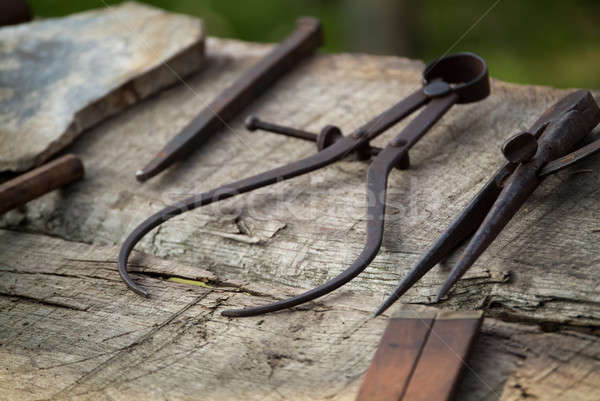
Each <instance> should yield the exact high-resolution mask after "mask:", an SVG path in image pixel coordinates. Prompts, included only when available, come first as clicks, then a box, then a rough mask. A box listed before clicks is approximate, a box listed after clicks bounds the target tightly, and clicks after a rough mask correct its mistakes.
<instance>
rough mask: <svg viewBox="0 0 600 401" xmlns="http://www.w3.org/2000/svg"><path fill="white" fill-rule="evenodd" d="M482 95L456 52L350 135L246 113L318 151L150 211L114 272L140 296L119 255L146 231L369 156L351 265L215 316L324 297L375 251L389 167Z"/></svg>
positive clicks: (484, 89) (475, 65)
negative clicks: (377, 144) (371, 197)
mask: <svg viewBox="0 0 600 401" xmlns="http://www.w3.org/2000/svg"><path fill="white" fill-rule="evenodd" d="M489 92H490V86H489V79H488V73H487V66H486V64H485V61H484V60H483V59H482V58H481V57H479V56H477V55H475V54H471V53H459V54H454V55H450V56H447V57H444V58H441V59H439V60H437V61H435V62H433V63H431V64H429V65H428V66H427V67H426V68H425V70H424V72H423V86H422V87H421V88H419V89H417V90H416V91H415V92H413V93H412V94H410V95H409V96H408V97H406V98H405V99H403V100H401V101H400V102H398V103H397V104H395V105H393V106H392V107H390V108H389V109H388V110H386V111H385V112H383V113H382V114H380V115H379V116H377V117H375V118H374V119H372V120H371V121H369V122H368V123H366V124H365V125H363V126H362V127H360V128H358V129H356V130H355V131H353V132H352V133H351V134H350V135H346V136H344V135H342V133H341V131H340V129H339V128H337V127H335V126H326V127H325V128H323V130H322V131H321V133H320V134H318V135H316V134H311V133H307V132H304V131H300V130H295V129H293V128H289V127H282V126H280V125H276V124H269V123H263V122H261V121H260V120H258V119H256V118H250V119H249V120H248V121H247V123H248V125H249V128H251V129H253V128H257V127H258V128H263V129H267V130H269V131H272V132H276V133H280V134H284V135H290V136H295V137H300V138H304V139H309V140H316V142H317V147H318V149H319V152H318V153H317V154H315V155H312V156H309V157H307V158H304V159H301V160H299V161H296V162H293V163H290V164H287V165H285V166H283V167H279V168H276V169H273V170H270V171H267V172H265V173H262V174H258V175H255V176H253V177H249V178H246V179H243V180H240V181H237V182H234V183H232V184H228V185H224V186H222V187H219V188H217V189H214V190H212V191H208V192H205V193H202V194H199V195H194V196H191V197H189V198H187V199H185V200H183V201H180V202H178V203H176V204H174V205H172V206H168V207H166V208H164V209H163V210H161V211H159V212H158V213H156V214H154V215H152V216H151V217H149V218H148V219H146V220H145V221H144V222H142V223H141V224H140V225H139V226H138V227H137V228H136V229H135V230H133V232H132V233H131V234H129V236H128V237H127V239H126V240H125V242H124V243H123V245H122V247H121V251H120V253H119V258H118V266H119V273H120V275H121V277H122V278H123V280H124V281H125V283H126V284H127V286H128V287H129V288H130V289H131V290H133V291H135V292H136V293H138V294H141V295H144V296H148V293H147V292H146V290H145V289H144V288H142V287H141V286H139V285H138V284H136V283H135V282H134V281H133V280H132V279H131V277H130V276H129V274H128V272H127V259H128V257H129V254H130V252H131V250H132V249H133V247H134V246H135V244H136V243H137V242H138V241H139V240H140V239H141V238H142V237H143V236H144V235H145V234H147V233H148V232H149V231H151V230H152V229H153V228H155V227H157V226H158V225H160V224H162V223H163V222H165V221H167V220H169V219H170V218H172V217H174V216H177V215H179V214H182V213H184V212H186V211H188V210H192V209H195V208H197V207H200V206H205V205H208V204H210V203H213V202H217V201H220V200H223V199H227V198H230V197H233V196H235V195H238V194H241V193H244V192H248V191H252V190H254V189H257V188H261V187H264V186H267V185H271V184H275V183H277V182H280V181H283V180H287V179H290V178H293V177H297V176H299V175H302V174H306V173H309V172H311V171H314V170H317V169H319V168H322V167H325V166H327V165H329V164H331V163H333V162H335V161H337V160H340V159H342V158H344V157H345V156H347V155H349V154H351V153H356V154H357V155H358V156H360V158H369V157H371V156H373V155H375V157H373V159H372V161H371V164H370V166H369V169H368V171H367V191H368V194H375V195H376V196H375V201H374V202H370V203H369V202H368V203H369V204H368V206H367V215H368V216H371V218H370V219H368V220H367V240H366V245H365V247H364V249H363V251H362V253H361V254H360V255H359V256H358V258H357V259H356V260H355V261H354V263H352V265H351V266H350V267H348V268H347V269H346V270H344V271H343V272H342V273H341V274H339V275H338V276H336V277H335V278H333V279H331V280H329V281H327V282H326V283H324V284H322V285H321V286H319V287H316V288H314V289H312V290H309V291H307V292H305V293H303V294H300V295H298V296H295V297H292V298H289V299H286V300H283V301H279V302H275V303H272V304H268V305H265V306H258V307H252V308H247V309H239V310H226V311H223V312H222V314H223V315H224V316H236V317H237V316H253V315H258V314H262V313H267V312H274V311H278V310H281V309H285V308H291V307H293V306H296V305H299V304H302V303H304V302H308V301H311V300H313V299H315V298H318V297H320V296H322V295H325V294H327V293H329V292H331V291H333V290H335V289H336V288H339V287H340V286H342V285H344V284H345V283H347V282H348V281H350V280H352V279H353V278H354V277H356V276H357V275H358V274H359V273H360V272H362V271H363V270H364V269H365V268H366V267H367V266H368V265H369V263H370V262H371V261H372V260H373V258H374V257H375V255H376V254H377V252H378V251H379V247H380V246H381V241H382V236H383V225H384V215H385V194H386V186H387V179H388V175H389V173H390V171H391V170H392V168H394V167H399V168H407V167H408V151H409V149H410V148H411V147H412V146H413V145H415V144H416V143H417V142H418V141H419V139H421V137H422V136H423V135H424V134H425V133H426V132H427V131H428V130H429V128H431V126H432V125H433V124H434V123H435V122H436V121H438V120H439V119H440V118H441V117H442V116H443V115H444V113H445V112H446V111H448V109H449V108H450V107H452V105H454V104H455V103H470V102H475V101H478V100H481V99H484V98H485V97H487V95H488V94H489ZM421 106H425V108H424V110H423V111H422V112H421V113H419V114H418V115H417V116H416V117H415V118H414V119H413V120H412V121H411V122H410V123H409V124H408V125H407V126H406V128H404V129H403V130H402V131H401V132H400V133H399V134H398V135H397V136H396V137H395V138H394V139H393V140H392V141H391V142H390V143H389V144H388V145H387V146H386V147H385V148H383V149H378V148H372V147H371V146H370V145H369V142H370V141H371V140H372V139H374V138H375V137H377V136H378V135H380V134H381V133H383V132H384V131H386V130H388V129H389V128H391V127H392V126H393V125H395V124H396V123H398V122H399V121H400V120H402V119H403V118H404V117H406V116H408V115H409V114H411V113H412V112H413V111H415V110H416V109H418V108H419V107H421Z"/></svg>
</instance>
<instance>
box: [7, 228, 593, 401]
mask: <svg viewBox="0 0 600 401" xmlns="http://www.w3.org/2000/svg"><path fill="white" fill-rule="evenodd" d="M116 251H117V248H116V247H113V246H95V245H89V244H84V243H78V242H69V241H65V240H62V239H59V238H53V237H49V236H46V235H40V234H28V233H19V232H14V231H6V230H0V255H2V259H1V260H0V344H1V345H0V394H2V395H3V397H5V398H7V399H11V400H30V399H58V400H62V399H70V400H80V399H98V398H104V399H113V400H129V399H144V400H158V399H165V398H169V399H175V400H179V399H197V398H201V399H203V400H231V399H244V400H267V401H272V400H273V401H275V400H290V401H292V400H293V401H298V400H300V401H302V400H334V401H341V400H343V401H346V400H354V399H355V397H356V395H357V393H358V389H359V385H360V382H361V379H362V377H363V374H364V372H365V371H366V370H367V367H368V365H369V362H370V361H371V359H372V357H373V354H374V353H375V350H376V347H377V343H378V341H379V339H380V338H381V335H382V334H383V332H384V330H385V326H386V324H387V319H386V318H384V317H378V318H375V319H373V318H371V316H372V311H373V307H375V306H376V303H377V300H373V299H372V297H369V296H365V295H360V294H354V295H352V296H350V295H348V296H346V297H344V298H343V301H344V302H340V301H341V300H342V299H330V300H324V301H323V302H320V303H318V304H315V305H313V306H312V307H311V308H302V309H300V310H296V311H295V312H294V313H278V314H276V315H273V316H270V317H252V318H247V319H226V318H223V317H221V316H220V314H219V313H218V312H219V310H220V309H222V308H225V307H232V306H246V305H249V304H255V303H257V302H268V301H271V300H273V299H279V298H281V297H282V296H284V295H286V294H287V293H289V291H290V290H291V289H290V288H287V287H285V286H282V285H268V284H266V285H265V284H263V283H257V284H250V285H249V286H245V284H244V283H243V281H241V280H238V281H229V280H227V281H223V280H221V279H220V278H218V277H217V276H216V275H215V274H214V273H211V272H209V271H207V270H203V269H202V268H200V267H199V266H189V265H185V264H181V263H178V262H173V261H168V260H164V259H161V258H157V257H154V256H151V255H147V254H140V253H137V254H135V255H134V257H133V258H132V269H133V270H134V271H136V280H138V281H139V282H140V283H141V284H143V285H144V286H146V287H147V288H149V289H151V291H152V297H151V298H150V299H145V298H143V297H139V296H137V295H135V294H133V293H132V292H131V291H129V290H127V289H126V288H125V286H123V285H122V283H121V282H120V278H119V275H118V273H117V270H116V256H115V255H116ZM173 276H178V277H182V278H186V279H190V280H194V281H196V282H197V283H199V282H201V283H204V285H206V286H207V287H204V286H201V285H189V284H181V283H177V282H174V281H170V280H168V279H167V278H168V277H173ZM401 306H402V310H404V311H405V312H406V313H409V312H410V313H414V314H419V313H424V312H427V311H429V312H435V309H433V308H428V307H424V306H420V305H401ZM599 349H600V341H599V339H598V337H597V336H593V335H589V334H585V333H578V332H573V331H565V330H561V331H559V332H556V333H548V332H543V331H542V330H540V328H539V327H537V326H531V325H523V324H514V323H505V322H502V321H499V320H495V319H487V318H486V321H485V323H484V325H483V327H482V332H481V336H480V338H479V341H478V342H477V344H476V345H475V347H474V350H473V352H472V358H471V359H470V360H469V365H470V367H471V369H470V370H468V371H466V372H465V377H464V380H462V382H461V386H460V388H459V390H458V392H457V396H458V397H459V399H460V400H461V401H463V400H464V401H479V400H482V399H498V400H502V401H505V400H520V399H527V398H526V396H527V397H530V398H533V397H537V398H536V399H538V400H548V401H551V400H556V399H557V397H558V398H563V399H569V400H577V401H580V400H585V401H595V398H594V397H595V394H597V393H598V392H599V391H600V384H599V383H600V381H598V380H597V372H598V371H600V358H598V350H599ZM523 394H526V396H525V395H523Z"/></svg>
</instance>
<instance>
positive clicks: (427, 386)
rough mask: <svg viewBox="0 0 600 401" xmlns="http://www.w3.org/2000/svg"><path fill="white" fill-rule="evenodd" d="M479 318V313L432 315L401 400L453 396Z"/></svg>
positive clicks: (428, 400) (447, 400)
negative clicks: (420, 350) (433, 318)
mask: <svg viewBox="0 0 600 401" xmlns="http://www.w3.org/2000/svg"><path fill="white" fill-rule="evenodd" d="M482 320H483V315H482V313H481V312H453V313H447V312H446V313H444V312H442V313H440V314H438V315H437V316H436V317H435V321H434V322H433V325H432V328H431V332H430V333H429V335H428V337H427V342H426V344H425V346H424V347H423V351H422V353H421V355H420V357H419V362H418V363H417V365H416V367H415V369H414V372H413V373H412V375H411V378H410V381H409V383H408V386H407V388H406V393H405V394H404V397H403V398H402V401H450V400H451V399H453V395H454V393H455V391H456V388H457V385H458V382H459V379H460V376H461V373H462V372H463V370H464V369H465V368H466V367H467V366H468V364H467V357H468V355H469V351H470V350H471V347H472V346H473V342H474V341H475V338H476V337H477V335H478V334H479V329H480V327H481V322H482Z"/></svg>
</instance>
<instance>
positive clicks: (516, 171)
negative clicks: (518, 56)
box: [375, 90, 600, 315]
mask: <svg viewBox="0 0 600 401" xmlns="http://www.w3.org/2000/svg"><path fill="white" fill-rule="evenodd" d="M599 122H600V110H599V109H598V105H597V104H596V102H595V100H594V98H593V97H592V95H591V93H590V92H589V91H586V90H580V91H576V92H572V93H570V94H569V95H567V96H565V97H564V98H562V99H561V100H559V101H558V102H557V103H555V104H554V105H553V106H552V107H550V108H549V109H548V110H546V112H544V114H542V116H541V117H540V118H539V119H538V120H537V121H536V122H535V123H534V124H533V125H532V126H531V128H530V129H529V131H528V132H521V133H518V134H516V135H514V136H512V137H511V138H509V139H508V140H507V141H506V142H505V143H504V145H503V146H502V152H503V153H504V156H505V157H506V159H507V160H508V162H507V163H506V164H505V165H504V166H503V167H502V168H500V169H499V170H498V171H497V172H496V174H495V175H494V176H493V177H492V179H491V180H489V181H488V182H487V184H486V185H485V186H484V187H483V188H482V189H481V191H479V193H478V194H477V195H476V196H475V198H474V199H473V200H472V201H471V202H470V203H469V204H468V205H467V207H466V208H465V209H464V210H463V212H462V213H461V214H460V215H459V216H458V217H457V218H456V219H455V220H454V222H452V224H451V225H450V227H449V228H448V229H447V230H446V231H445V232H444V233H443V234H442V235H441V236H440V237H439V238H438V239H437V241H436V242H435V243H434V244H433V246H432V247H431V248H430V249H429V251H427V253H426V254H425V256H423V258H422V259H421V260H420V261H419V263H418V264H417V265H416V266H415V267H414V268H413V269H412V270H411V271H410V273H409V274H408V275H407V276H406V277H405V278H404V280H403V281H402V282H401V283H400V285H399V286H398V287H397V288H396V289H395V290H394V292H393V294H392V295H391V296H390V297H389V298H388V299H387V300H386V301H385V302H384V304H383V305H382V306H381V307H380V308H379V310H378V311H377V312H376V313H375V315H379V314H381V313H382V312H383V311H385V310H386V309H387V308H389V307H390V306H391V305H392V304H393V303H394V302H395V301H396V300H397V299H398V298H399V297H400V296H402V295H403V294H404V293H405V292H406V291H407V290H408V289H409V288H411V287H412V286H413V284H415V283H416V282H417V281H418V280H419V279H420V278H421V277H423V276H424V275H425V273H427V272H428V271H429V270H431V269H432V268H433V267H434V266H435V265H436V264H438V263H439V262H441V261H442V260H443V259H444V258H445V257H446V256H447V255H448V254H450V253H451V252H452V251H453V250H454V249H456V248H457V247H458V246H459V245H460V244H461V243H463V241H465V240H467V239H468V238H469V236H471V235H473V237H472V238H471V241H470V242H469V243H468V245H467V247H466V248H465V250H464V252H463V254H462V257H461V258H460V260H459V261H458V262H457V263H456V265H455V266H454V268H453V269H452V271H451V273H450V276H449V278H448V279H447V281H446V282H445V283H444V285H443V286H442V288H441V289H440V291H439V293H438V295H437V298H436V302H438V301H439V300H440V299H441V298H442V297H443V296H444V295H445V294H446V293H447V292H448V290H449V289H450V288H451V287H452V286H453V285H454V284H455V283H456V282H457V281H458V279H460V277H462V275H463V274H464V273H465V272H466V271H467V270H468V269H469V268H470V267H471V266H472V265H473V263H475V261H476V260H477V258H478V257H479V256H480V255H481V254H482V253H483V252H484V251H485V249H486V248H487V247H488V246H489V245H490V244H491V243H492V241H493V240H494V239H495V238H496V237H497V236H498V234H499V233H500V231H502V229H503V228H504V226H505V225H506V224H507V223H508V222H509V221H510V219H511V218H512V217H513V216H514V215H515V214H516V213H517V211H518V210H519V209H520V208H521V206H522V205H523V204H524V203H525V202H526V201H527V198H528V197H529V195H531V194H532V193H533V191H535V189H536V188H537V187H538V185H540V184H541V183H542V181H543V180H544V178H546V177H547V176H549V175H550V174H553V173H555V172H557V171H559V170H561V169H563V168H565V167H567V166H570V165H571V164H573V163H575V162H577V161H579V160H581V159H583V158H585V157H588V156H590V155H592V154H594V153H596V152H598V151H600V140H596V141H594V142H591V143H589V144H588V145H586V146H583V147H580V148H579V149H577V150H575V151H573V149H574V148H575V147H576V146H577V145H578V144H580V143H581V142H582V140H583V139H584V137H586V136H587V135H588V134H589V133H590V131H591V130H592V129H593V128H594V127H595V126H596V125H597V124H598V123H599ZM572 151H573V152H572ZM569 152H571V153H569Z"/></svg>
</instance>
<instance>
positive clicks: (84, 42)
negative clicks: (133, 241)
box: [0, 3, 204, 171]
mask: <svg viewBox="0 0 600 401" xmlns="http://www.w3.org/2000/svg"><path fill="white" fill-rule="evenodd" d="M203 54H204V32H203V27H202V22H201V21H200V20H198V19H196V18H193V17H188V16H184V15H178V14H173V13H168V12H165V11H162V10H160V9H156V8H152V7H148V6H144V5H141V4H137V3H124V4H122V5H119V6H114V7H106V8H104V9H100V10H94V11H90V12H84V13H80V14H75V15H72V16H68V17H65V18H52V19H46V20H40V21H35V22H32V23H28V24H22V25H18V26H12V27H5V28H2V29H0V171H6V170H11V171H25V170H27V169H29V168H32V167H34V166H36V165H39V164H41V163H43V162H44V161H45V160H47V159H48V158H49V157H51V156H52V155H53V154H55V153H56V152H58V151H60V150H61V149H63V148H64V147H65V146H67V145H69V144H70V143H71V142H73V140H75V138H77V136H78V135H80V134H81V133H82V132H83V131H84V130H85V129H86V128H89V127H91V126H93V125H95V124H97V123H98V122H100V121H102V120H103V119H105V118H107V117H108V116H110V115H112V114H115V113H117V112H119V111H120V110H122V109H124V108H125V107H127V106H130V105H132V104H135V103H137V102H138V101H140V100H141V99H143V98H145V97H147V96H149V95H151V94H152V93H155V92H157V91H159V90H161V89H163V88H165V87H166V86H168V85H171V84H173V83H176V82H178V81H179V80H180V79H181V77H183V76H185V75H188V74H190V73H192V72H194V71H196V70H197V69H198V67H199V66H200V64H201V61H202V58H203Z"/></svg>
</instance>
